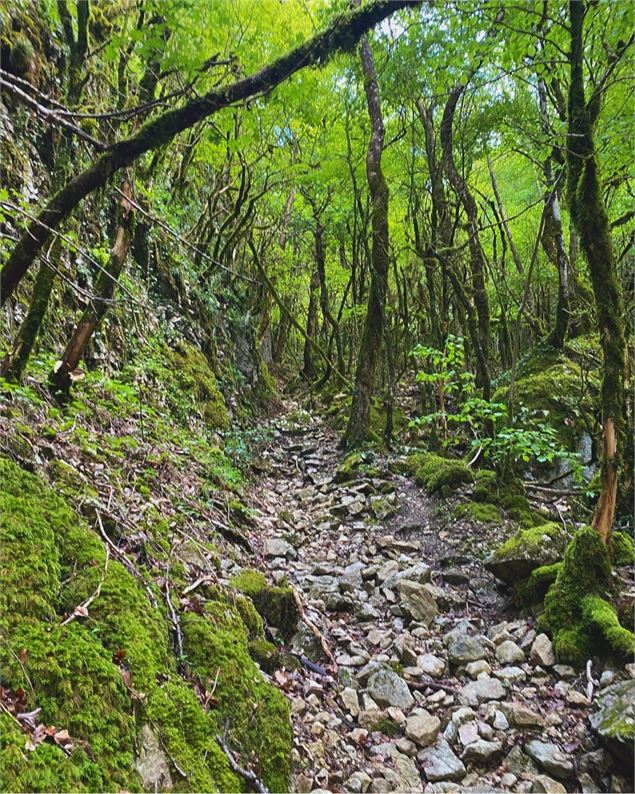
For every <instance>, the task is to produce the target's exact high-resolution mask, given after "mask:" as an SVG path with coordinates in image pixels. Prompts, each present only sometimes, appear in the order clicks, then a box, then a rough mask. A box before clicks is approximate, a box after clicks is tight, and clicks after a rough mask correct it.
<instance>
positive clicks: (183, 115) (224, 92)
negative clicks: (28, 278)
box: [0, 0, 421, 305]
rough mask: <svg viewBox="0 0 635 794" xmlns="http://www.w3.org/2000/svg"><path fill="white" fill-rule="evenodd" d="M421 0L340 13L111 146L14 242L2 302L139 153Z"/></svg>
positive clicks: (380, 2)
mask: <svg viewBox="0 0 635 794" xmlns="http://www.w3.org/2000/svg"><path fill="white" fill-rule="evenodd" d="M420 2H421V0H377V2H374V3H371V4H369V5H367V6H364V7H363V8H358V9H355V10H353V11H350V12H349V13H347V14H344V15H339V16H338V17H337V19H336V20H335V21H334V22H332V23H331V24H330V25H328V26H327V27H326V28H325V29H324V30H322V31H320V32H319V33H317V34H316V35H315V36H313V37H312V38H310V39H309V40H307V41H305V42H304V43H303V44H300V45H299V46H297V47H295V48H294V49H292V50H290V51H289V52H287V53H286V54H284V55H282V56H281V57H280V58H277V59H276V60H275V61H273V62H272V63H270V64H269V65H267V66H265V67H264V68H263V69H261V70H260V71H258V72H255V73H254V74H252V75H249V76H248V77H244V78H242V79H240V80H237V81H236V82H234V83H231V84H230V85H226V86H221V87H220V88H214V89H213V90H211V91H209V92H208V93H207V94H204V95H202V96H197V97H196V98H194V99H192V100H190V101H189V102H187V103H186V104H185V105H183V107H179V108H175V109H173V110H168V111H166V112H165V113H163V114H161V115H160V116H159V117H157V118H156V119H153V120H152V121H149V122H148V123H146V124H144V125H143V126H142V127H141V129H140V130H139V131H138V132H137V133H136V134H134V135H133V136H132V137H130V138H128V139H126V140H122V141H119V142H118V143H116V144H114V145H113V146H111V147H110V148H109V149H108V151H107V152H105V153H104V154H103V155H102V156H101V157H99V159H98V160H97V161H96V162H95V163H94V164H93V165H91V166H90V167H89V168H87V169H86V170H85V171H82V172H81V173H80V174H78V175H77V176H76V177H74V178H73V179H71V180H69V181H68V182H67V183H66V185H65V186H64V187H63V188H62V189H61V190H60V191H58V192H57V193H56V194H55V195H54V196H53V197H52V198H51V199H50V201H49V202H48V203H47V204H46V206H45V207H44V209H42V211H41V212H40V213H39V214H38V216H37V218H35V219H34V220H33V221H31V223H29V224H28V226H27V228H26V230H25V232H24V234H23V235H22V237H21V238H20V240H19V241H18V242H17V243H16V245H15V247H14V249H13V251H12V252H11V255H10V256H9V258H8V260H7V262H6V264H5V266H4V267H3V268H2V272H1V273H0V305H4V303H5V302H6V301H7V300H8V299H9V298H10V297H11V295H12V294H13V292H14V291H15V289H16V287H17V286H18V284H19V283H20V281H21V280H22V278H23V277H24V275H25V274H26V273H27V272H28V270H29V268H30V267H31V266H32V265H33V262H34V261H35V259H36V257H37V255H38V253H39V252H40V251H41V250H42V248H43V247H44V246H45V245H46V243H47V242H48V240H49V239H50V236H51V234H52V231H51V230H52V229H55V228H57V227H58V226H59V224H60V223H62V221H64V220H65V219H66V218H67V217H68V216H69V215H70V213H71V212H72V211H73V210H74V209H75V207H77V206H78V204H79V203H80V202H81V201H82V200H83V199H84V198H85V197H86V196H88V195H89V194H90V193H92V191H93V190H97V189H98V188H101V187H103V186H104V185H105V184H106V182H107V181H108V180H109V179H110V178H111V177H112V176H113V174H115V173H116V172H117V171H118V170H120V169H122V168H126V167H127V166H129V165H131V164H132V163H134V162H135V161H136V160H137V159H138V158H139V157H141V155H143V154H145V153H146V152H149V151H154V150H155V149H158V148H160V147H161V146H163V145H164V144H166V143H168V142H169V141H171V140H172V139H173V138H174V137H175V136H176V135H178V134H179V133H180V132H184V131H185V130H188V129H190V128H191V127H193V126H194V125H195V124H198V123H199V122H200V121H203V120H204V119H206V118H209V116H211V115H213V114H214V113H216V112H217V111H219V110H221V109H222V108H225V107H228V106H230V105H234V104H237V103H239V102H241V101H243V100H245V99H248V98H249V97H252V96H255V95H260V94H263V93H266V92H267V91H270V90H272V89H273V88H275V87H276V86H278V85H280V83H282V82H284V81H285V80H286V79H288V78H289V77H290V76H291V75H292V74H294V73H295V72H297V71H298V70H300V69H304V68H306V67H308V66H312V65H314V64H317V63H323V62H324V61H325V60H326V59H327V58H329V57H330V56H331V55H332V54H333V53H334V52H337V51H338V50H342V49H350V47H351V46H352V45H353V44H354V43H355V42H356V41H358V40H359V38H360V37H361V36H362V35H363V34H364V33H365V32H366V31H367V30H368V29H369V28H371V27H373V26H374V25H376V24H378V23H379V22H381V21H382V20H383V19H385V18H386V17H388V16H390V15H391V14H393V13H394V12H395V11H398V10H399V9H400V8H405V7H408V6H410V7H412V6H416V5H419V4H420Z"/></svg>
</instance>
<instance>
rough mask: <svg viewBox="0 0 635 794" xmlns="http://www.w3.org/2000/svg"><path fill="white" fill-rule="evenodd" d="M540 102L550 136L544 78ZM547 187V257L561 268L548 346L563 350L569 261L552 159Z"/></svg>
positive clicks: (547, 170)
mask: <svg viewBox="0 0 635 794" xmlns="http://www.w3.org/2000/svg"><path fill="white" fill-rule="evenodd" d="M538 99H539V102H540V121H541V126H542V131H543V133H545V135H548V134H549V117H548V113H547V86H546V85H545V81H544V80H543V79H542V78H539V79H538ZM543 173H544V175H545V184H546V186H547V199H546V201H547V203H548V209H549V213H548V215H547V216H546V218H545V229H544V233H543V241H544V240H545V237H547V238H548V239H549V240H550V242H551V243H552V244H551V245H549V244H547V245H546V246H545V247H546V248H547V249H548V250H547V255H548V256H549V258H550V259H552V261H553V262H554V263H555V265H556V267H557V268H558V305H557V307H556V318H555V322H554V326H553V330H552V331H551V333H550V334H549V336H548V338H547V342H548V343H549V344H550V345H551V346H552V347H555V348H556V349H557V350H561V349H562V348H563V346H564V343H565V340H566V338H567V332H568V330H569V303H570V300H569V258H568V256H567V250H566V248H565V244H564V233H563V231H562V217H561V214H560V201H559V200H558V189H557V185H556V180H555V178H554V173H553V167H552V162H551V155H549V156H548V157H547V158H546V159H545V162H544V164H543Z"/></svg>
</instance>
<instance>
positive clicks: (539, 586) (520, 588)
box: [514, 562, 562, 605]
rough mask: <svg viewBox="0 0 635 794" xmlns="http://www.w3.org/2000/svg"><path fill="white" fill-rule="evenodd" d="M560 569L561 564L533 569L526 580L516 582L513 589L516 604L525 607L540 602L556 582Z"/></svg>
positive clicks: (556, 563) (555, 563)
mask: <svg viewBox="0 0 635 794" xmlns="http://www.w3.org/2000/svg"><path fill="white" fill-rule="evenodd" d="M560 568H562V563H561V562H554V563H553V564H552V565H541V566H540V568H534V570H533V571H532V572H531V573H530V574H529V578H528V579H525V580H524V581H522V582H518V583H517V584H516V585H515V587H514V591H515V594H516V599H517V600H518V602H519V603H521V604H525V605H531V604H537V603H539V602H541V601H542V600H543V598H544V597H545V594H546V592H547V590H548V589H549V588H550V587H551V585H552V584H553V583H554V582H555V581H556V577H557V576H558V573H559V571H560Z"/></svg>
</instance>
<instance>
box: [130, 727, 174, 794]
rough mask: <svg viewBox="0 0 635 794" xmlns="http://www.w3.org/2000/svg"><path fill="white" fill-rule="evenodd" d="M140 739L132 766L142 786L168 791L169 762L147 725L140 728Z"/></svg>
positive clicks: (169, 779)
mask: <svg viewBox="0 0 635 794" xmlns="http://www.w3.org/2000/svg"><path fill="white" fill-rule="evenodd" d="M140 739H141V747H140V750H139V755H138V756H137V757H136V758H135V760H134V767H135V769H136V770H137V772H138V773H139V776H140V777H141V783H142V785H143V788H144V789H146V790H147V791H170V789H171V788H172V778H171V776H170V764H169V761H168V758H167V756H166V755H165V753H164V752H163V750H162V749H161V745H160V744H159V740H158V738H157V736H156V734H155V733H154V731H153V730H152V728H151V727H150V726H149V725H144V726H143V727H142V728H141V736H140Z"/></svg>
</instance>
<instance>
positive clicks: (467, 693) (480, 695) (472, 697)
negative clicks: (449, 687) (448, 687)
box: [459, 678, 506, 706]
mask: <svg viewBox="0 0 635 794" xmlns="http://www.w3.org/2000/svg"><path fill="white" fill-rule="evenodd" d="M505 694H506V689H505V687H504V686H503V685H502V684H501V682H500V681H499V680H498V679H497V678H479V679H478V680H477V681H471V682H470V683H469V684H466V685H465V686H464V687H463V688H462V689H461V691H460V692H459V700H460V702H461V703H463V704H464V705H466V706H480V704H481V703H485V702H486V701H488V700H502V699H503V698H504V697H505Z"/></svg>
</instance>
